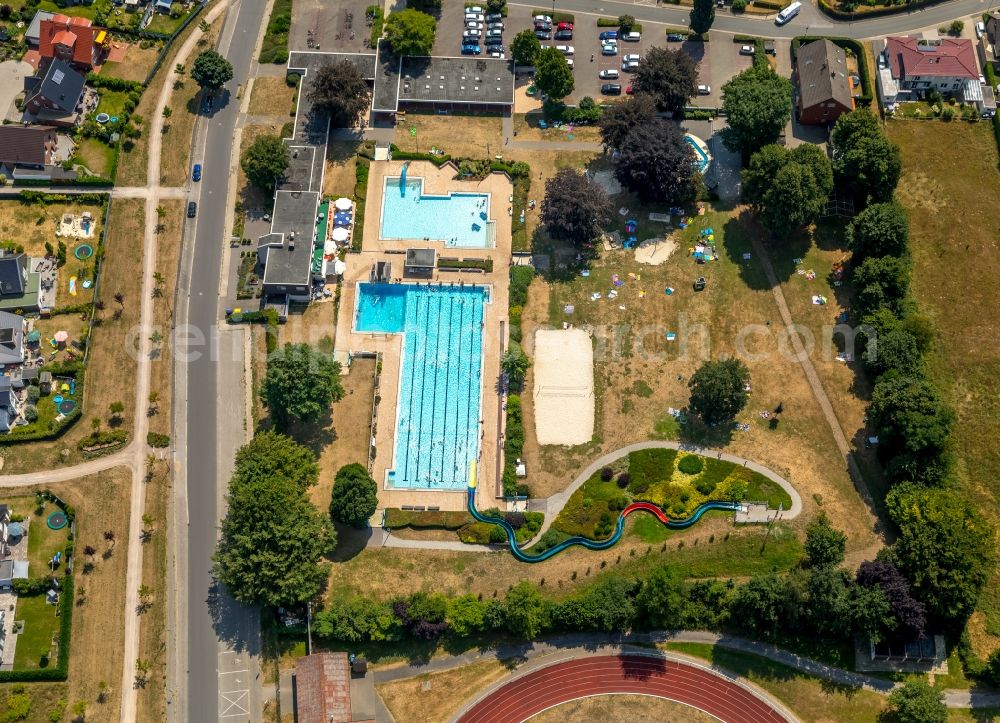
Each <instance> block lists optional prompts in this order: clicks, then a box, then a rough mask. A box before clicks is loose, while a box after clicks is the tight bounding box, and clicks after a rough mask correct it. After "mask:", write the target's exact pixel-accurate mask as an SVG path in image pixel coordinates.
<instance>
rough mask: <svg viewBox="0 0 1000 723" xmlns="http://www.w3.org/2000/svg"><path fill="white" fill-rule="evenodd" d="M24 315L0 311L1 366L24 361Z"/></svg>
mask: <svg viewBox="0 0 1000 723" xmlns="http://www.w3.org/2000/svg"><path fill="white" fill-rule="evenodd" d="M24 326H25V322H24V317H22V316H18V315H17V314H11V313H10V312H9V311H0V367H2V366H6V365H7V364H23V363H24Z"/></svg>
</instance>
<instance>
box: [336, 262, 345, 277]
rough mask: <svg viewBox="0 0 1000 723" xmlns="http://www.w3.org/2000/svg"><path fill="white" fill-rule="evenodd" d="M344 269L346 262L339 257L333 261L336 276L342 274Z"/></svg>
mask: <svg viewBox="0 0 1000 723" xmlns="http://www.w3.org/2000/svg"><path fill="white" fill-rule="evenodd" d="M345 271H347V264H345V263H344V262H343V261H341V260H340V259H337V260H336V261H334V262H333V273H335V274H337V276H342V275H343V273H344V272H345Z"/></svg>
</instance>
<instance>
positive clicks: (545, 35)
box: [535, 30, 552, 40]
mask: <svg viewBox="0 0 1000 723" xmlns="http://www.w3.org/2000/svg"><path fill="white" fill-rule="evenodd" d="M535 37H536V38H538V39H539V40H552V33H550V32H549V31H548V30H536V31H535Z"/></svg>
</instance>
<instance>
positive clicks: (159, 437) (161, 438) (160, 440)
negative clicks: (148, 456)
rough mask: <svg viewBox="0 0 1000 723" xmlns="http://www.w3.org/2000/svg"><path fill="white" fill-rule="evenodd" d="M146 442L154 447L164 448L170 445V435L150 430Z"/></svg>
mask: <svg viewBox="0 0 1000 723" xmlns="http://www.w3.org/2000/svg"><path fill="white" fill-rule="evenodd" d="M146 444H148V445H149V446H150V447H153V448H154V449H163V448H165V447H169V446H170V435H169V434H160V433H159V432H149V433H147V434H146Z"/></svg>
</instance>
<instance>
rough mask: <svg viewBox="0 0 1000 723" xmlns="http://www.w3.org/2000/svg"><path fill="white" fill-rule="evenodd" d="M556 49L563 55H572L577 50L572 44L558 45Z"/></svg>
mask: <svg viewBox="0 0 1000 723" xmlns="http://www.w3.org/2000/svg"><path fill="white" fill-rule="evenodd" d="M556 50H558V51H559V52H560V53H562V54H563V55H572V54H573V53H575V52H576V49H575V48H574V47H573V46H572V45H557V46H556Z"/></svg>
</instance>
